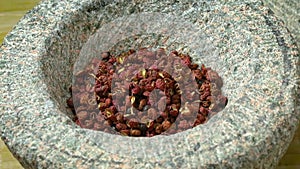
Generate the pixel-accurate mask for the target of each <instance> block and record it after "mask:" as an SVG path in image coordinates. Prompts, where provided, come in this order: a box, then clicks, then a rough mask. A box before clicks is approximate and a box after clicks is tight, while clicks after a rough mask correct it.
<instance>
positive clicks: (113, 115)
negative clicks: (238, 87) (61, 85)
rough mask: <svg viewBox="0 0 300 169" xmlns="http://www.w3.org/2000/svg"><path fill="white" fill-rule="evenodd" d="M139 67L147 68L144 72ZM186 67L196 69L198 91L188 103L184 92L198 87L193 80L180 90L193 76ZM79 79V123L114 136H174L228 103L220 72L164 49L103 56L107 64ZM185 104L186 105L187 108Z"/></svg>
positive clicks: (95, 63)
mask: <svg viewBox="0 0 300 169" xmlns="http://www.w3.org/2000/svg"><path fill="white" fill-rule="evenodd" d="M162 58H166V59H162ZM176 58H177V60H176ZM178 59H179V60H178ZM151 60H152V61H151ZM139 65H143V68H142V69H139ZM180 65H182V66H187V67H188V68H189V69H190V71H191V72H192V75H193V78H194V80H195V81H196V82H197V87H198V89H197V90H196V91H197V92H189V93H188V94H187V96H186V97H185V98H182V96H181V94H182V92H183V91H182V90H186V89H187V88H191V87H192V85H190V84H189V82H188V81H187V82H186V84H185V85H184V86H183V87H185V89H180V85H179V84H178V82H177V80H179V79H181V80H182V81H185V78H186V73H187V72H185V70H184V69H181V66H180ZM161 67H163V68H164V70H162V69H160V68H161ZM166 70H167V71H166ZM173 70H176V71H173ZM178 70H181V71H178ZM174 74H176V76H175V75H174ZM173 75H174V77H173ZM75 77H76V81H75V85H76V86H73V87H71V88H70V92H71V98H69V99H68V100H67V105H68V107H69V108H71V110H72V111H73V112H74V114H75V113H76V116H77V118H76V119H75V121H76V124H78V125H80V126H81V127H84V128H88V129H93V130H101V131H105V132H109V133H113V134H117V133H119V134H121V135H125V136H135V137H140V136H145V137H152V136H155V135H159V134H162V133H166V134H174V133H176V132H180V131H184V130H187V129H189V128H192V127H195V126H197V125H199V124H203V123H205V122H206V121H207V120H208V118H209V117H210V116H211V115H213V114H216V113H217V112H219V111H221V110H222V109H223V108H224V107H225V106H226V104H227V98H226V97H225V96H223V95H222V93H221V87H222V85H223V82H222V79H221V78H220V76H219V75H218V73H217V72H215V71H213V70H211V69H210V68H206V67H205V66H204V65H202V66H199V65H197V64H195V63H193V62H192V60H191V57H190V56H189V55H187V54H181V53H178V52H177V51H172V52H171V53H170V54H169V55H167V54H166V51H165V50H164V49H158V50H157V51H154V52H153V51H150V50H148V49H146V48H144V49H140V50H139V51H134V50H129V51H128V52H125V53H122V54H120V55H119V56H117V57H115V56H113V55H111V53H109V52H103V53H102V54H101V59H93V60H92V62H91V66H90V67H88V68H87V69H86V70H84V71H81V72H79V73H77V74H76V75H75ZM176 79H177V80H176ZM93 80H94V84H93V85H91V81H93ZM72 91H73V92H72ZM126 92H127V93H126ZM124 93H126V95H125V94H124ZM197 94H198V95H199V96H197V97H196V99H195V97H194V96H196V95H197ZM116 98H117V99H116ZM182 101H185V102H184V103H185V105H181V104H182ZM189 102H197V103H198V104H196V105H195V104H189ZM193 112H196V113H197V114H196V115H197V116H196V117H193V116H192V114H193ZM175 121H178V122H177V123H175Z"/></svg>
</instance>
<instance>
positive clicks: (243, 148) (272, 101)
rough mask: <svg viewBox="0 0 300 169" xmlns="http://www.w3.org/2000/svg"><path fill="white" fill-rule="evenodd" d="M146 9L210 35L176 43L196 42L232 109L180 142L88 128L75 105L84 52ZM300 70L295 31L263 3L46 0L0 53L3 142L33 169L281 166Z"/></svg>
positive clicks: (295, 115)
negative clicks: (101, 33) (79, 121)
mask: <svg viewBox="0 0 300 169" xmlns="http://www.w3.org/2000/svg"><path fill="white" fill-rule="evenodd" d="M141 12H142V13H154V12H156V13H159V14H162V15H163V16H167V17H170V16H173V17H174V16H175V17H178V18H183V19H184V20H185V21H186V22H188V23H192V24H191V25H192V26H193V27H194V28H195V29H196V30H197V31H198V32H197V31H196V32H195V33H196V34H199V37H202V36H204V35H206V36H205V39H206V40H208V42H209V44H203V43H200V45H206V47H205V48H204V50H200V49H198V50H197V49H195V46H196V47H197V44H198V43H197V41H193V42H188V39H189V38H185V39H184V37H181V35H180V34H176V36H178V38H177V39H176V38H173V39H172V38H171V39H170V40H169V41H168V43H169V45H172V44H175V41H176V40H178V39H179V40H180V38H183V39H184V42H186V44H189V45H191V46H193V44H196V45H194V47H190V46H187V48H186V50H187V51H189V52H190V53H191V56H192V57H193V59H194V61H195V62H197V63H199V64H201V63H204V64H205V65H207V66H209V67H212V68H213V69H214V70H216V71H217V72H218V73H219V74H220V75H221V77H222V78H223V81H224V87H223V89H222V90H223V92H224V95H226V96H227V97H228V98H229V103H228V105H227V107H226V108H225V109H224V110H223V111H222V112H219V113H218V114H217V115H215V116H214V117H213V118H211V119H210V120H209V121H208V123H206V124H204V125H200V126H197V127H195V128H193V129H190V130H187V131H184V132H181V133H178V134H175V135H171V136H156V137H152V138H130V137H122V136H117V135H111V134H107V133H103V132H96V131H92V130H87V129H82V128H80V127H78V126H77V125H75V124H74V123H73V122H72V120H71V117H72V116H71V113H70V111H69V110H68V109H66V104H65V100H66V98H68V97H69V93H68V87H69V85H70V84H71V81H72V74H73V67H74V64H75V62H77V60H78V59H80V58H79V56H80V50H81V48H82V47H83V46H84V44H85V43H86V42H87V40H88V38H89V37H90V36H91V35H93V34H94V33H95V32H96V31H97V30H98V29H101V28H103V27H104V26H105V25H106V24H110V23H112V21H114V20H116V19H117V18H119V17H122V16H132V15H133V14H138V13H141ZM167 19H168V18H167ZM170 19H172V17H170ZM149 20H151V18H150V19H149ZM160 24H161V23H160ZM158 25H159V23H158ZM152 26H157V25H152ZM189 26H190V25H189ZM159 28H160V26H159V27H157V29H159ZM183 35H186V34H183ZM193 35H194V34H193ZM174 36H175V35H174ZM141 37H142V36H141ZM141 37H138V38H141ZM188 37H189V36H188ZM199 41H201V40H200V39H199ZM180 45H181V44H179V45H177V46H176V45H175V46H176V47H180ZM207 46H213V48H209V47H207ZM200 47H203V46H199V48H200ZM212 50H213V51H212ZM196 54H197V55H196ZM299 67H300V66H299V54H298V52H297V47H296V45H295V43H294V42H293V40H292V38H291V36H290V34H289V32H288V30H287V29H286V28H285V27H284V26H283V22H282V21H280V20H278V19H277V18H276V17H275V16H274V14H273V12H272V11H271V10H269V9H268V8H266V7H264V6H263V4H262V3H261V2H260V1H249V2H247V3H244V2H243V1H214V0H213V1H189V0H182V1H180V2H179V1H175V0H166V1H158V0H157V1H156V0H154V1H147V0H132V1H131V2H130V3H129V2H126V1H122V0H120V1H113V2H109V1H108V0H93V1H92V0H70V1H60V0H46V1H42V2H41V3H40V4H39V5H38V6H36V7H35V8H34V9H33V10H31V11H30V12H28V13H27V14H26V15H25V16H24V17H23V18H22V19H21V21H20V22H19V23H18V24H17V25H16V26H15V27H14V29H13V30H12V31H11V32H10V33H9V34H8V35H7V36H6V38H5V40H4V43H3V45H2V46H1V49H0V77H1V81H0V93H1V99H0V105H1V109H0V110H1V111H0V118H1V121H0V124H1V126H0V131H1V138H2V139H3V140H4V142H5V143H6V145H7V146H8V147H9V149H10V151H11V152H12V153H13V154H14V156H15V157H16V158H17V159H18V160H19V161H20V163H21V164H22V165H23V166H24V168H66V169H67V168H164V169H168V168H170V169H171V168H172V169H173V168H247V169H248V168H275V167H276V165H277V164H278V161H279V159H280V158H281V157H282V156H283V154H284V153H285V151H286V149H287V147H288V145H289V143H290V142H291V140H292V137H293V135H294V132H295V130H296V129H297V126H298V122H299V117H300V116H299V115H300V114H299V95H300V94H299V73H300V72H299Z"/></svg>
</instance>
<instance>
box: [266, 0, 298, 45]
mask: <svg viewBox="0 0 300 169" xmlns="http://www.w3.org/2000/svg"><path fill="white" fill-rule="evenodd" d="M263 2H264V3H265V5H266V6H268V7H270V8H271V9H272V11H273V12H274V13H275V15H276V16H278V18H280V19H282V20H283V21H284V25H285V26H287V28H288V29H289V31H290V32H291V33H292V35H293V37H294V38H295V41H296V43H297V44H298V47H299V45H300V19H299V18H300V2H299V0H289V1H285V0H263Z"/></svg>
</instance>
